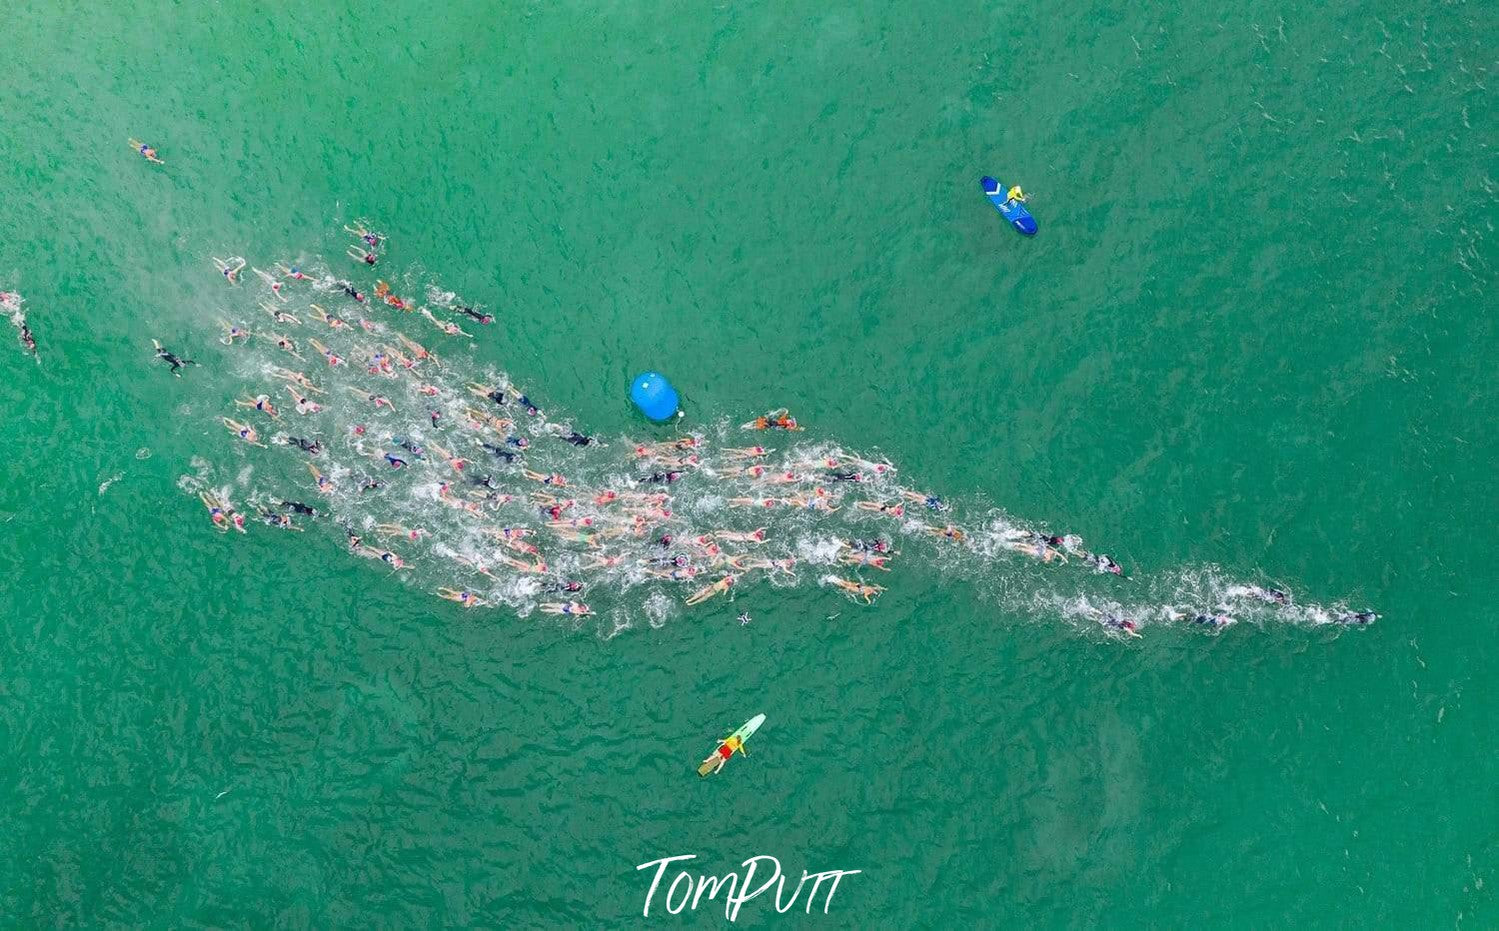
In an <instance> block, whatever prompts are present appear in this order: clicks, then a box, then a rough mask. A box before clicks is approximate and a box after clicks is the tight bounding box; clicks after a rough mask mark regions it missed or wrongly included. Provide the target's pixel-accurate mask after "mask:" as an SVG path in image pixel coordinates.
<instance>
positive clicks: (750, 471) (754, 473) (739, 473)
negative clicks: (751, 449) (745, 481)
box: [718, 465, 765, 479]
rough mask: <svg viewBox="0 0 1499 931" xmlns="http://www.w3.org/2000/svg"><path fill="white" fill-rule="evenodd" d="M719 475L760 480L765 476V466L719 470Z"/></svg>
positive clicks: (732, 467) (731, 467)
mask: <svg viewBox="0 0 1499 931" xmlns="http://www.w3.org/2000/svg"><path fill="white" fill-rule="evenodd" d="M718 474H719V475H723V476H727V477H729V478H753V479H758V478H760V477H761V476H763V475H764V474H765V466H763V465H747V466H730V467H728V468H726V469H719V470H718Z"/></svg>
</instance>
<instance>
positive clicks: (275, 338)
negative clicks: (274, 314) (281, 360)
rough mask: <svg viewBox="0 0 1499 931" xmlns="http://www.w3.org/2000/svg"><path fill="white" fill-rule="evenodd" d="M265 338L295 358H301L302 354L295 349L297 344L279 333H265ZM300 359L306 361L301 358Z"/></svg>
mask: <svg viewBox="0 0 1499 931" xmlns="http://www.w3.org/2000/svg"><path fill="white" fill-rule="evenodd" d="M265 338H266V339H268V340H270V341H271V342H273V343H275V344H276V348H277V349H279V350H281V351H282V352H284V353H286V354H287V355H289V356H292V357H293V358H296V359H302V354H301V353H300V352H298V351H297V344H296V343H294V342H292V341H291V340H289V339H287V338H286V337H284V336H282V335H281V334H280V333H267V334H265ZM302 361H304V362H305V361H306V360H305V359H302Z"/></svg>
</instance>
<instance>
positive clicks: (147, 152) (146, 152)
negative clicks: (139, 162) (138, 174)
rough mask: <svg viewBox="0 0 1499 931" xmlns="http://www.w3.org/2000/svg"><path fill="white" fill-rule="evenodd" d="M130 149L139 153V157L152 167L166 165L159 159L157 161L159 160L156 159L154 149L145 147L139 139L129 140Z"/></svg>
mask: <svg viewBox="0 0 1499 931" xmlns="http://www.w3.org/2000/svg"><path fill="white" fill-rule="evenodd" d="M130 147H131V148H132V149H134V150H135V151H137V152H139V153H140V155H141V158H144V159H145V160H146V161H148V162H150V163H151V164H153V165H165V164H166V162H164V161H162V160H161V159H159V158H157V157H156V150H155V149H154V148H152V147H151V146H148V145H146V144H145V143H144V142H142V141H140V140H139V139H131V140H130Z"/></svg>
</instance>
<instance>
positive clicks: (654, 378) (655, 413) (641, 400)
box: [630, 372, 682, 423]
mask: <svg viewBox="0 0 1499 931" xmlns="http://www.w3.org/2000/svg"><path fill="white" fill-rule="evenodd" d="M630 400H631V401H634V402H635V406H636V407H638V408H640V412H641V413H642V414H644V415H645V416H647V417H649V418H650V419H651V420H654V421H656V422H657V423H661V422H662V421H666V420H670V419H672V418H673V417H675V416H677V411H678V409H680V408H681V406H682V404H681V398H679V397H677V389H675V388H673V387H672V386H671V382H669V381H667V380H666V376H665V375H662V374H661V373H660V372H642V373H640V374H639V375H636V376H635V381H634V382H633V383H632V384H631V385H630Z"/></svg>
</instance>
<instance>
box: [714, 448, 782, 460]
mask: <svg viewBox="0 0 1499 931" xmlns="http://www.w3.org/2000/svg"><path fill="white" fill-rule="evenodd" d="M773 452H775V450H773V449H766V448H765V447H764V446H744V447H741V448H739V449H725V450H724V451H723V454H724V455H725V456H727V457H728V458H730V459H759V458H762V457H764V456H768V455H770V454H771V453H773Z"/></svg>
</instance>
